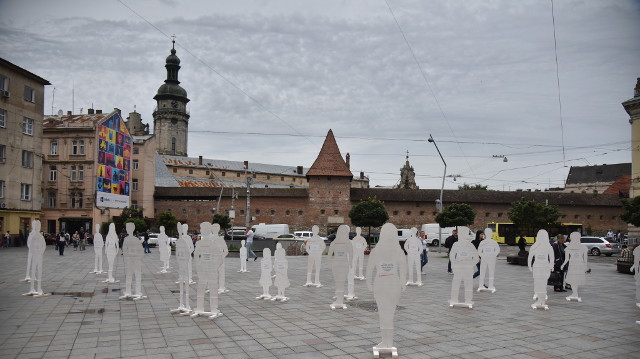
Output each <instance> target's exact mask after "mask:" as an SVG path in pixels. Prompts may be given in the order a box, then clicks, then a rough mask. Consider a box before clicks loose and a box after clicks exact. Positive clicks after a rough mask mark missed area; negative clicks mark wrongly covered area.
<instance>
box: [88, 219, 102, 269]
mask: <svg viewBox="0 0 640 359" xmlns="http://www.w3.org/2000/svg"><path fill="white" fill-rule="evenodd" d="M95 228H96V233H95V234H94V235H93V252H94V255H95V258H94V261H93V272H91V273H95V274H101V273H104V272H103V271H102V250H103V248H104V239H102V234H100V223H96V225H95Z"/></svg>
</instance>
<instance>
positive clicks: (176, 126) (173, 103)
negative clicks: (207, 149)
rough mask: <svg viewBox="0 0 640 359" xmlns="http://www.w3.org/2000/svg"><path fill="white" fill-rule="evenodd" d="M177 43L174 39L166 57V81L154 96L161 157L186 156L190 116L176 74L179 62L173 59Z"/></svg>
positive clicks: (184, 93)
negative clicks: (169, 52) (169, 53)
mask: <svg viewBox="0 0 640 359" xmlns="http://www.w3.org/2000/svg"><path fill="white" fill-rule="evenodd" d="M175 43H176V41H175V40H173V47H172V48H171V55H169V56H167V61H166V65H165V66H164V67H165V68H166V69H167V79H166V80H164V84H163V85H162V86H160V88H158V93H157V94H156V95H155V96H154V97H153V99H154V100H156V109H155V111H153V128H154V133H155V136H156V139H157V143H158V153H160V154H163V155H175V156H187V137H188V130H189V114H188V113H187V102H189V99H188V98H187V91H185V89H183V88H182V87H181V86H180V81H178V71H180V59H179V58H178V56H176V49H175Z"/></svg>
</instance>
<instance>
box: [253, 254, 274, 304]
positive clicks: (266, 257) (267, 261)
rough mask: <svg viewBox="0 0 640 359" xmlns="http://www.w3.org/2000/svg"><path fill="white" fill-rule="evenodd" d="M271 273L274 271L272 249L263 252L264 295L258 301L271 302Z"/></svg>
mask: <svg viewBox="0 0 640 359" xmlns="http://www.w3.org/2000/svg"><path fill="white" fill-rule="evenodd" d="M271 271H273V263H271V249H269V248H265V249H263V250H262V259H260V281H259V282H258V283H260V285H261V286H262V295H260V296H258V297H256V299H264V300H270V299H271V295H270V294H269V287H271V284H272V282H271Z"/></svg>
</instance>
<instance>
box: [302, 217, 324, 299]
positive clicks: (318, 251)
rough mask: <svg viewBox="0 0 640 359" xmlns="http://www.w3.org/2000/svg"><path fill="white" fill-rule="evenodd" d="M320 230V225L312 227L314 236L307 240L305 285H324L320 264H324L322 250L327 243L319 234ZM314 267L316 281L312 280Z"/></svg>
mask: <svg viewBox="0 0 640 359" xmlns="http://www.w3.org/2000/svg"><path fill="white" fill-rule="evenodd" d="M319 230H320V229H319V228H318V226H313V227H311V232H312V233H313V236H312V237H311V238H309V240H307V243H305V250H306V251H307V253H309V256H308V258H307V282H306V283H305V284H304V286H305V287H310V286H314V287H317V288H320V287H322V284H321V283H320V266H321V264H322V252H324V249H325V248H326V245H325V244H324V241H323V240H322V238H320V236H319V235H318V231H319ZM314 267H315V270H316V277H315V279H316V280H315V282H311V274H312V273H313V268H314Z"/></svg>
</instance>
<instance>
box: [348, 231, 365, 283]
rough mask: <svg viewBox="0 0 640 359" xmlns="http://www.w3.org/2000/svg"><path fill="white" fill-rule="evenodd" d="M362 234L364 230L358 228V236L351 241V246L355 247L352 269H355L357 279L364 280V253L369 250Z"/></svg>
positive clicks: (354, 273)
mask: <svg viewBox="0 0 640 359" xmlns="http://www.w3.org/2000/svg"><path fill="white" fill-rule="evenodd" d="M361 233H362V229H361V228H360V227H356V236H355V237H353V239H352V240H351V244H352V245H353V261H352V262H351V267H352V268H353V275H354V276H355V279H359V280H364V274H363V268H364V251H365V250H366V249H367V240H366V239H365V238H364V237H363V236H362V234H361ZM356 272H357V274H356Z"/></svg>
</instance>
